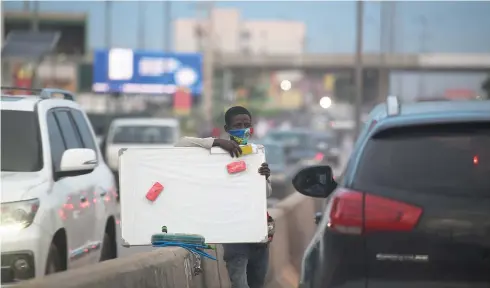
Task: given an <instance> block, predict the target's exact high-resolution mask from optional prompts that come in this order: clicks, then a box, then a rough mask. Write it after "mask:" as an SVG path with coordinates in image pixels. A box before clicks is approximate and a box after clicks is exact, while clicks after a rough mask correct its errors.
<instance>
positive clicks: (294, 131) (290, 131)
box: [267, 128, 311, 135]
mask: <svg viewBox="0 0 490 288" xmlns="http://www.w3.org/2000/svg"><path fill="white" fill-rule="evenodd" d="M309 133H311V131H310V130H305V129H298V128H293V129H287V130H286V129H285V130H282V129H277V130H271V131H269V133H267V134H271V135H273V134H275V135H277V134H309Z"/></svg>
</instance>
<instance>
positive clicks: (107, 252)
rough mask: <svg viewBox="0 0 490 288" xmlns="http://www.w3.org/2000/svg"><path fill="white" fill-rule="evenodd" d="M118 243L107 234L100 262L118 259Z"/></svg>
mask: <svg viewBox="0 0 490 288" xmlns="http://www.w3.org/2000/svg"><path fill="white" fill-rule="evenodd" d="M116 253H117V252H116V243H115V241H114V239H112V237H111V236H110V235H109V234H108V233H107V232H106V233H105V234H104V241H103V242H102V251H101V253H100V262H102V261H106V260H110V259H115V258H117V254H116Z"/></svg>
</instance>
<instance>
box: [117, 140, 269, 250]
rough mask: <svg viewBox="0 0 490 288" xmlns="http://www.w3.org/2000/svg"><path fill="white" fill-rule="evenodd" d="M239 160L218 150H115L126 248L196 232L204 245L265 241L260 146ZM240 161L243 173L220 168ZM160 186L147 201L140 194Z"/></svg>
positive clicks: (262, 156)
mask: <svg viewBox="0 0 490 288" xmlns="http://www.w3.org/2000/svg"><path fill="white" fill-rule="evenodd" d="M255 150H256V153H255V154H250V155H245V156H242V157H240V158H238V159H237V158H231V157H230V155H229V154H228V153H227V152H225V151H224V150H222V149H221V148H218V147H213V148H212V149H211V151H209V150H206V149H203V148H181V147H173V148H155V149H151V148H150V149H144V148H130V149H126V150H122V151H120V158H119V179H120V180H119V181H120V187H119V188H120V193H121V225H122V238H123V242H125V244H126V245H130V246H133V245H150V244H151V236H152V235H153V234H157V233H161V227H162V226H167V229H168V233H171V234H173V233H187V234H199V235H202V236H204V238H205V239H206V242H207V243H220V244H221V243H259V242H265V241H266V240H267V217H266V213H267V200H266V197H267V196H266V194H267V191H266V185H267V184H266V180H265V178H264V176H261V175H260V174H259V173H258V169H259V167H260V165H261V164H262V163H263V162H265V154H264V153H265V152H264V148H263V147H262V146H256V147H255ZM239 160H243V161H245V162H246V164H247V170H246V171H244V172H242V173H238V174H234V175H230V174H228V171H227V169H226V165H227V164H229V163H231V162H234V161H239ZM157 181H158V182H159V183H161V184H162V185H163V186H164V190H163V192H161V193H160V195H159V197H158V198H157V199H156V200H155V201H154V202H151V201H149V200H148V199H146V197H145V196H146V193H147V192H148V190H149V189H150V188H151V187H152V185H153V184H154V183H155V182H157Z"/></svg>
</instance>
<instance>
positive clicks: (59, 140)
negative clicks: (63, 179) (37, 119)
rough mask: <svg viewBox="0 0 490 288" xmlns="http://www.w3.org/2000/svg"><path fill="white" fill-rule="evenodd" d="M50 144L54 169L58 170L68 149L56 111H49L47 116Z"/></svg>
mask: <svg viewBox="0 0 490 288" xmlns="http://www.w3.org/2000/svg"><path fill="white" fill-rule="evenodd" d="M46 121H47V124H48V134H49V145H50V150H51V158H52V160H53V167H54V171H58V170H59V168H60V164H61V157H62V156H63V153H64V152H65V150H66V146H65V142H64V141H63V136H62V135H61V131H60V127H59V125H58V121H57V120H56V118H55V116H54V113H53V112H49V113H48V117H47V120H46Z"/></svg>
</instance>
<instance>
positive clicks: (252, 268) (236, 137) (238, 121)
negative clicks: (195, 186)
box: [175, 106, 272, 288]
mask: <svg viewBox="0 0 490 288" xmlns="http://www.w3.org/2000/svg"><path fill="white" fill-rule="evenodd" d="M224 128H225V131H226V132H227V133H228V134H230V140H226V139H215V138H194V137H184V138H182V139H181V140H180V141H179V142H177V144H176V145H175V146H177V147H202V148H205V149H211V148H212V147H220V148H222V149H223V150H226V151H228V152H229V153H230V155H231V156H232V157H238V156H239V155H240V154H241V152H242V151H241V149H240V146H239V145H244V144H247V141H248V137H249V136H250V129H251V128H252V115H251V114H250V112H249V111H248V110H247V109H246V108H244V107H241V106H235V107H231V108H230V109H228V110H227V111H226V113H225V126H224ZM258 172H259V173H260V175H264V176H265V178H266V180H267V196H269V195H270V194H271V186H270V180H269V176H270V169H269V166H268V165H267V163H263V164H262V166H261V167H260V168H259V171H258ZM267 216H268V221H269V222H272V218H271V217H270V216H269V215H267ZM271 240H272V235H269V241H271ZM268 247H269V246H268V244H261V243H258V244H224V245H223V248H224V251H225V252H224V256H223V258H224V260H225V261H226V268H227V270H228V275H229V277H230V281H231V287H232V288H261V287H263V286H264V282H265V276H266V274H267V267H268V265H269V249H268Z"/></svg>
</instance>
